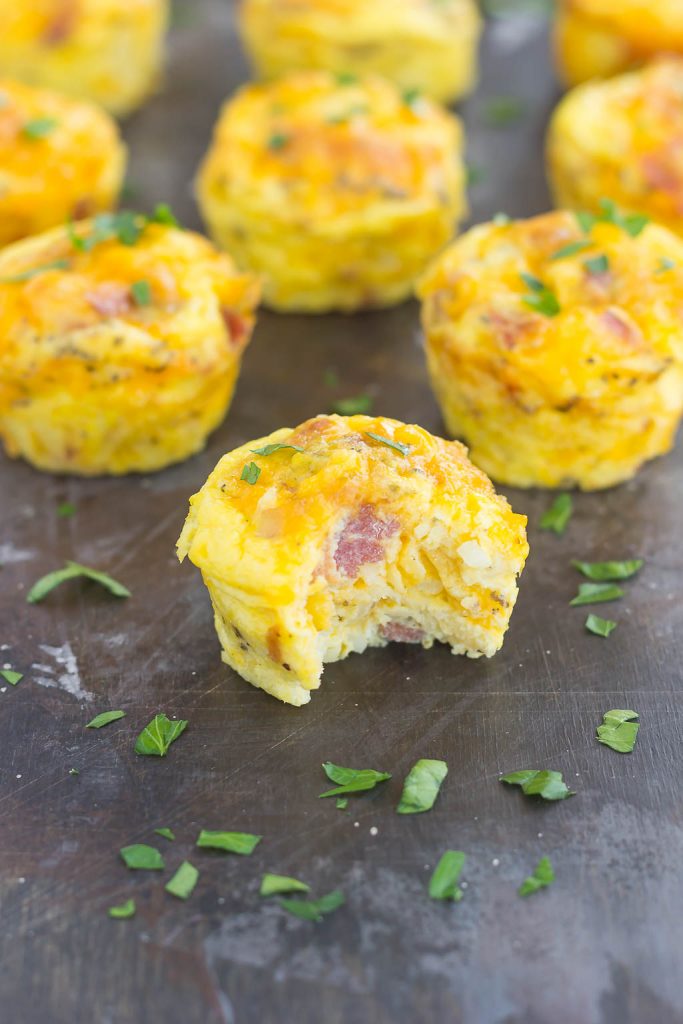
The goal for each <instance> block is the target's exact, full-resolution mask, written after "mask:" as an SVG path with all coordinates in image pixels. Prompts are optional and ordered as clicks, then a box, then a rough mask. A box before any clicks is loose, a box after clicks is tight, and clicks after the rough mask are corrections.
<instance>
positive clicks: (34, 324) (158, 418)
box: [0, 208, 258, 476]
mask: <svg viewBox="0 0 683 1024" xmlns="http://www.w3.org/2000/svg"><path fill="white" fill-rule="evenodd" d="M169 219H170V218H169V215H168V212H167V211H166V210H164V209H163V208H160V210H159V211H158V213H157V214H156V215H155V217H154V218H153V219H152V221H149V220H148V219H146V218H144V217H142V216H139V215H136V214H132V213H128V212H124V213H121V214H101V215H100V216H99V217H97V218H95V220H94V221H85V222H79V223H77V224H75V225H73V226H71V227H69V228H66V229H65V228H58V229H56V230H53V231H51V232H48V233H46V234H43V235H40V236H38V237H36V238H30V239H26V240H25V241H23V242H18V243H16V244H14V245H11V246H8V247H7V248H5V249H4V250H2V251H1V252H0V438H2V440H3V442H4V445H5V448H6V450H7V453H8V454H9V455H10V456H20V457H22V458H25V459H26V460H27V461H29V462H30V463H32V464H33V465H34V466H36V467H37V468H38V469H43V470H49V471H51V472H54V473H75V474H81V475H84V476H92V475H96V474H102V473H110V474H120V473H129V472H133V471H139V472H145V471H149V470H156V469H161V468H162V467H163V466H167V465H169V464H170V463H173V462H178V461H180V460H181V459H185V458H187V457H188V456H189V455H192V454H193V453H194V452H196V451H198V450H199V449H200V448H202V447H203V445H204V443H205V441H206V438H207V435H208V434H209V433H210V432H211V431H212V430H213V429H214V428H215V427H216V426H217V425H218V424H219V423H220V422H221V420H222V419H223V417H224V415H225V413H226V411H227V408H228V406H229V404H230V399H231V397H232V393H233V389H234V387H235V381H236V378H237V375H238V372H239V367H240V361H241V354H242V350H243V348H244V346H245V345H246V344H247V342H248V340H249V337H250V334H251V329H252V325H253V319H254V316H253V313H254V307H255V305H256V303H257V302H258V286H257V284H256V282H255V280H254V279H253V278H252V277H251V276H249V275H245V274H241V273H238V272H237V271H236V270H235V267H234V265H233V263H232V261H231V260H230V259H229V257H228V256H226V255H224V254H222V253H219V252H217V251H216V250H215V249H214V248H213V246H212V245H211V244H210V243H209V242H208V241H207V240H206V239H204V238H202V237H201V236H200V235H196V234H193V233H191V232H186V231H182V230H180V229H178V228H177V227H175V226H172V225H171V224H169V223H168V220H169Z"/></svg>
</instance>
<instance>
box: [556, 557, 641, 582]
mask: <svg viewBox="0 0 683 1024" xmlns="http://www.w3.org/2000/svg"><path fill="white" fill-rule="evenodd" d="M572 565H573V566H574V568H575V569H578V570H579V572H581V573H583V575H584V576H587V577H588V579H589V580H598V581H604V580H628V579H630V578H631V576H635V574H636V573H637V572H638V570H639V569H642V567H643V560H642V558H631V559H626V560H625V561H623V562H580V561H578V560H577V559H573V560H572Z"/></svg>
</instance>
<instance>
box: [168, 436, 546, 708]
mask: <svg viewBox="0 0 683 1024" xmlns="http://www.w3.org/2000/svg"><path fill="white" fill-rule="evenodd" d="M525 525H526V518H525V517H524V516H519V515H516V514H515V513H513V512H512V510H511V509H510V507H509V505H508V503H507V502H506V501H505V499H504V498H502V497H500V496H499V495H497V494H496V493H495V491H494V489H493V487H492V485H491V482H490V480H488V479H487V478H486V476H485V475H484V474H483V473H481V472H480V471H479V470H478V469H476V468H475V467H474V466H473V465H472V464H471V463H470V462H469V460H468V458H467V454H466V451H465V449H464V448H463V446H462V445H460V444H458V443H457V442H449V441H444V440H442V439H441V438H438V437H433V436H432V435H431V434H428V433H427V432H426V431H425V430H422V428H421V427H416V426H407V425H405V424H403V423H399V422H397V421H396V420H390V419H386V418H383V417H376V418H375V417H369V416H351V417H348V418H344V417H340V416H318V417H316V418H315V419H312V420H308V421H307V422H306V423H303V424H302V425H301V426H299V427H297V428H296V429H295V430H291V429H289V428H285V429H282V430H277V431H275V433H273V434H271V435H269V436H268V437H264V438H260V439H259V440H257V441H252V442H251V443H250V444H247V445H244V446H243V447H242V448H238V449H236V450H235V451H233V452H230V453H229V454H227V455H225V456H223V458H222V459H221V460H220V462H219V463H218V465H217V466H216V468H215V469H214V471H213V472H212V473H211V475H210V476H209V478H208V480H207V481H206V483H205V484H204V486H203V487H202V489H201V491H199V493H198V494H195V495H194V497H192V498H191V499H190V512H189V515H188V517H187V521H186V523H185V526H184V528H183V532H182V534H181V537H180V539H179V541H178V554H179V557H180V559H181V560H182V559H183V558H185V557H186V556H187V557H189V559H190V561H191V562H193V563H194V564H195V565H196V566H197V567H198V568H199V569H200V570H201V572H202V576H203V579H204V582H205V584H206V586H207V588H208V590H209V594H210V597H211V601H212V603H213V608H214V612H215V625H216V631H217V633H218V638H219V640H220V643H221V647H222V651H223V655H222V656H223V660H224V661H225V662H226V663H227V664H228V665H230V666H231V667H232V668H233V669H234V670H235V671H236V672H238V673H239V674H240V675H241V676H242V677H243V678H244V679H246V680H247V681H248V682H250V683H252V684H253V685H254V686H257V687H260V688H262V689H264V690H265V691H266V692H267V693H270V694H272V695H273V696H274V697H278V698H279V699H280V700H282V701H285V702H286V703H288V704H295V705H301V704H306V703H307V702H308V701H309V700H310V691H311V690H314V689H316V688H317V687H318V686H319V685H320V677H321V675H322V671H323V666H324V663H325V662H331V661H339V660H340V659H342V658H345V657H346V656H347V655H348V654H350V653H352V652H361V651H364V650H365V649H366V648H367V647H383V646H385V645H386V644H387V643H388V642H389V641H392V640H394V641H402V642H407V643H417V644H422V646H423V647H431V646H432V644H433V643H434V641H435V640H436V641H440V642H442V643H445V644H448V645H449V646H450V648H451V650H452V651H453V653H454V654H466V655H468V656H469V657H473V658H476V657H480V656H481V655H486V656H488V657H490V656H491V655H493V654H495V652H496V651H497V650H498V649H499V648H500V647H501V645H502V643H503V637H504V635H505V632H506V630H507V627H508V623H509V620H510V615H511V613H512V609H513V606H514V604H515V601H516V598H517V582H516V580H517V576H518V575H519V573H520V572H521V571H522V568H523V566H524V561H525V559H526V556H527V553H528V545H527V541H526V532H525Z"/></svg>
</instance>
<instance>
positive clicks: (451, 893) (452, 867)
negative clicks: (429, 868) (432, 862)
mask: <svg viewBox="0 0 683 1024" xmlns="http://www.w3.org/2000/svg"><path fill="white" fill-rule="evenodd" d="M464 863H465V854H464V853H463V852H462V851H461V850H446V852H445V853H444V854H442V856H441V859H440V860H439V863H438V864H437V865H436V867H435V868H434V872H433V874H432V877H431V878H430V880H429V895H430V896H431V898H432V899H433V900H453V901H454V902H455V903H458V902H459V901H460V900H461V899H462V897H463V891H462V889H461V888H460V886H459V885H458V879H459V878H460V873H461V871H462V869H463V865H464Z"/></svg>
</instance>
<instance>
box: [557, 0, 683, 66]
mask: <svg viewBox="0 0 683 1024" xmlns="http://www.w3.org/2000/svg"><path fill="white" fill-rule="evenodd" d="M554 44H555V59H556V63H557V68H558V71H559V74H560V77H561V78H562V79H563V80H564V82H565V83H566V84H567V85H576V84H577V83H578V82H585V81H586V80H587V79H589V78H605V77H607V76H609V75H615V74H618V73H619V72H620V71H626V70H627V69H628V68H632V67H635V66H637V65H639V64H642V63H644V62H645V61H647V60H649V59H650V58H651V57H654V56H656V55H657V54H659V53H683V5H682V4H681V0H557V16H556V20H555V31H554Z"/></svg>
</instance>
